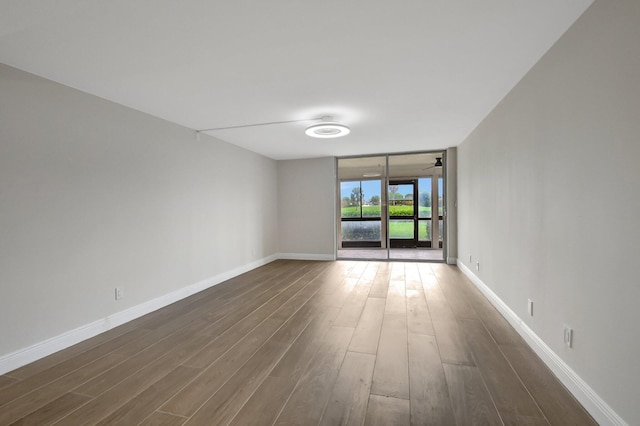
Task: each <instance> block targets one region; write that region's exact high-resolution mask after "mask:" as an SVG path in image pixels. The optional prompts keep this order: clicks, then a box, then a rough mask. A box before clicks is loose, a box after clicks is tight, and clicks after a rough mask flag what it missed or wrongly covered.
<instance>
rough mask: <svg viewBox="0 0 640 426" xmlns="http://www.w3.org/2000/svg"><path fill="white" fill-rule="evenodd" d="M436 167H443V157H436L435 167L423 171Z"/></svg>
mask: <svg viewBox="0 0 640 426" xmlns="http://www.w3.org/2000/svg"><path fill="white" fill-rule="evenodd" d="M436 167H442V157H436V162H435V163H434V164H433V166H429V167H426V168H424V169H422V170H429V169H434V168H436Z"/></svg>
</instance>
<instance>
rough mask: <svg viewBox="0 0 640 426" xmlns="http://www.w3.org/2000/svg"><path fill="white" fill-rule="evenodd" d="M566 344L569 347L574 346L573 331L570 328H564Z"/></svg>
mask: <svg viewBox="0 0 640 426" xmlns="http://www.w3.org/2000/svg"><path fill="white" fill-rule="evenodd" d="M564 344H565V345H567V346H568V347H572V346H573V329H572V328H571V327H569V326H566V325H565V326H564Z"/></svg>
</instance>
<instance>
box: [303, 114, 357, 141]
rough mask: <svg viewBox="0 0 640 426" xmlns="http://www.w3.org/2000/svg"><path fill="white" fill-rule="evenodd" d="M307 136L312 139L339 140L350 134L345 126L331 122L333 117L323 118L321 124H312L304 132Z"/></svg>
mask: <svg viewBox="0 0 640 426" xmlns="http://www.w3.org/2000/svg"><path fill="white" fill-rule="evenodd" d="M304 132H305V134H306V135H307V136H311V137H312V138H323V139H327V138H339V137H342V136H346V135H348V134H349V133H350V132H351V129H349V126H347V125H346V124H342V123H338V122H335V121H333V117H331V116H328V115H327V116H324V117H322V122H320V123H316V124H312V125H311V126H309V127H307V129H306V130H305V131H304Z"/></svg>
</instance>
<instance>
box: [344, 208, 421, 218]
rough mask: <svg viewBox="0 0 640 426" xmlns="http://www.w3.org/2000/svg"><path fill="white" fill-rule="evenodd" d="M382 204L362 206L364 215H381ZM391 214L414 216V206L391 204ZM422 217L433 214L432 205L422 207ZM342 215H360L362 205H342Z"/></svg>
mask: <svg viewBox="0 0 640 426" xmlns="http://www.w3.org/2000/svg"><path fill="white" fill-rule="evenodd" d="M380 211H381V209H380V206H362V217H380ZM389 215H390V216H413V206H389ZM419 215H420V217H422V218H427V217H430V216H431V207H420V212H419ZM342 217H360V207H358V206H352V207H342Z"/></svg>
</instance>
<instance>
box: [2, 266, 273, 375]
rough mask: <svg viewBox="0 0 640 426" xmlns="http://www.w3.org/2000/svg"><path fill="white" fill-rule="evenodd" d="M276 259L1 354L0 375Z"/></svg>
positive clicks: (218, 275) (242, 268) (230, 271)
mask: <svg viewBox="0 0 640 426" xmlns="http://www.w3.org/2000/svg"><path fill="white" fill-rule="evenodd" d="M276 259H278V255H275V254H274V255H271V256H267V257H264V258H262V259H258V260H255V261H253V262H250V263H247V264H245V265H242V266H240V267H237V268H234V269H231V270H229V271H225V272H222V273H220V274H217V275H215V276H213V277H210V278H207V279H205V280H202V281H199V282H197V283H194V284H191V285H188V286H186V287H183V288H180V289H178V290H175V291H172V292H171V293H168V294H165V295H163V296H160V297H157V298H155V299H152V300H149V301H147V302H143V303H141V304H139V305H136V306H132V307H130V308H128V309H125V310H123V311H120V312H116V313H114V314H111V315H109V316H107V317H105V318H101V319H99V320H97V321H94V322H91V323H89V324H85V325H83V326H80V327H78V328H75V329H73V330H69V331H67V332H64V333H62V334H59V335H57V336H54V337H51V338H49V339H47V340H44V341H42V342H39V343H36V344H35V345H31V346H29V347H27V348H24V349H20V350H18V351H15V352H12V353H10V354H7V355H3V356H2V357H0V374H4V373H7V372H9V371H12V370H15V369H16V368H19V367H22V366H23V365H26V364H29V363H31V362H33V361H36V360H38V359H40V358H44V357H45V356H48V355H51V354H52V353H55V352H58V351H60V350H62V349H65V348H68V347H69V346H73V345H75V344H76V343H79V342H82V341H83V340H86V339H89V338H91V337H94V336H96V335H98V334H100V333H104V332H105V331H108V330H110V329H112V328H114V327H117V326H119V325H122V324H124V323H126V322H129V321H132V320H134V319H136V318H139V317H141V316H143V315H146V314H148V313H151V312H153V311H156V310H158V309H160V308H163V307H165V306H167V305H170V304H172V303H175V302H177V301H179V300H182V299H184V298H186V297H189V296H191V295H193V294H195V293H198V292H200V291H202V290H205V289H207V288H209V287H212V286H214V285H216V284H220V283H221V282H224V281H227V280H229V279H231V278H233V277H236V276H238V275H240V274H243V273H245V272H248V271H251V270H252V269H255V268H257V267H260V266H262V265H266V264H267V263H270V262H273V261H274V260H276Z"/></svg>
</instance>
